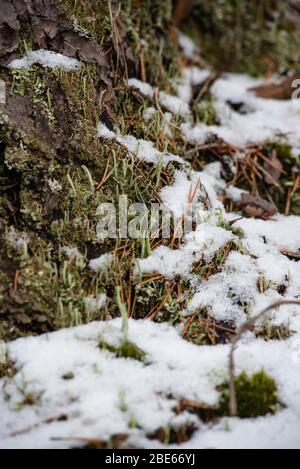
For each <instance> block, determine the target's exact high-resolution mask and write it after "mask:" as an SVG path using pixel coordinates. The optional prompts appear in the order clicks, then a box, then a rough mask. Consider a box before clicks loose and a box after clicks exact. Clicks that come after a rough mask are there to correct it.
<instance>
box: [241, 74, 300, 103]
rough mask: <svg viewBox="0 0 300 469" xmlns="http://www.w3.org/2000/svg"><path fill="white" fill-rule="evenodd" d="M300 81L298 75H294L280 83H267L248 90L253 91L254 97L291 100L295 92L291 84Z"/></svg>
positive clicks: (299, 75)
mask: <svg viewBox="0 0 300 469" xmlns="http://www.w3.org/2000/svg"><path fill="white" fill-rule="evenodd" d="M299 79H300V73H295V74H294V75H293V76H291V77H289V78H286V79H285V80H284V81H283V82H281V83H268V84H265V85H261V86H256V87H254V88H250V90H249V91H253V92H254V93H255V94H256V96H258V97H259V98H264V99H280V100H285V99H291V98H292V95H293V93H294V91H295V88H293V86H292V85H293V82H294V81H295V80H299Z"/></svg>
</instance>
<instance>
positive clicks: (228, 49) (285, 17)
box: [185, 0, 300, 76]
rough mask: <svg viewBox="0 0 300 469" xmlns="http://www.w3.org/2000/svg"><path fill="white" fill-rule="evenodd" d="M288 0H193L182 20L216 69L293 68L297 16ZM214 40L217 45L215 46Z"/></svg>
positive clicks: (299, 32) (296, 55)
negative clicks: (191, 10)
mask: <svg viewBox="0 0 300 469" xmlns="http://www.w3.org/2000/svg"><path fill="white" fill-rule="evenodd" d="M289 3H290V2H289V1H288V0H279V1H277V0H264V1H261V0H254V1H252V2H251V3H250V2H245V1H242V2H241V1H239V0H216V1H215V2H213V3H212V2H210V1H209V0H204V1H202V0H197V1H196V2H195V8H194V12H193V14H192V15H191V17H190V19H188V21H187V22H186V25H185V29H186V31H190V30H191V29H193V30H194V35H195V37H196V38H197V39H198V40H199V43H200V45H201V48H202V50H203V54H204V57H205V58H206V59H208V60H209V61H210V62H211V63H213V64H214V65H215V66H216V68H218V69H225V70H227V71H228V70H234V71H238V72H247V73H250V74H252V75H255V76H257V75H261V74H264V73H266V72H268V71H270V70H271V71H274V70H278V69H279V70H286V69H291V68H295V69H297V64H298V63H299V58H300V55H299V47H298V43H299V35H300V29H299V24H297V20H295V21H291V15H290V16H289V13H288V11H289V10H288V6H289ZM216 41H217V47H216Z"/></svg>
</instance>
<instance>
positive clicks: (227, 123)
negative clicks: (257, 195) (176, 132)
mask: <svg viewBox="0 0 300 469" xmlns="http://www.w3.org/2000/svg"><path fill="white" fill-rule="evenodd" d="M262 83H263V82H262V81H261V80H256V79H253V78H250V77H248V76H245V75H234V74H225V75H224V76H223V77H222V78H220V79H218V80H216V82H215V83H214V85H213V86H212V89H211V92H212V96H213V98H214V101H215V108H216V111H217V114H218V117H219V120H220V122H221V125H220V126H216V125H212V126H207V125H204V124H198V125H196V126H194V127H193V126H192V125H191V124H189V123H185V124H183V125H182V133H183V135H184V137H185V138H186V140H188V141H189V142H193V143H198V144H203V143H205V141H206V140H207V139H208V137H209V136H210V135H216V136H218V137H220V138H222V139H224V140H226V141H227V142H228V143H230V144H232V145H235V146H236V147H238V148H244V147H245V146H246V145H247V144H250V143H253V142H255V143H264V142H266V141H277V140H283V141H288V142H289V144H290V145H291V146H292V147H294V148H295V151H297V149H299V143H300V131H299V117H300V100H287V101H279V100H278V101H277V100H272V99H270V100H268V99H262V98H258V97H256V96H255V95H254V93H252V92H251V91H249V89H250V88H252V87H254V86H258V85H261V84H262ZM228 101H231V102H236V103H243V104H244V109H245V110H246V113H245V114H240V113H238V112H236V111H234V110H233V109H232V108H231V106H230V105H229V103H228Z"/></svg>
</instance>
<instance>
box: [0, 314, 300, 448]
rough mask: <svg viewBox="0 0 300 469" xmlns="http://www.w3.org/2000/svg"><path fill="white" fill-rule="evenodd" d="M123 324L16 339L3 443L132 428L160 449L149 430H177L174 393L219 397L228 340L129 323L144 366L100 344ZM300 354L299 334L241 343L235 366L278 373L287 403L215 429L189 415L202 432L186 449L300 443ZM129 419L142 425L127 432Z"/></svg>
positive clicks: (47, 444)
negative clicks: (202, 341)
mask: <svg viewBox="0 0 300 469" xmlns="http://www.w3.org/2000/svg"><path fill="white" fill-rule="evenodd" d="M120 329H121V322H120V320H114V321H110V322H102V323H93V324H90V325H88V326H82V327H79V328H76V329H70V330H62V331H59V332H56V333H52V334H49V335H44V336H41V337H36V338H27V339H20V340H18V341H16V342H14V343H12V344H10V345H9V354H10V357H11V358H12V359H13V360H14V361H15V362H16V366H17V367H18V370H19V372H18V373H17V375H16V377H15V379H14V380H13V381H11V382H10V383H6V385H5V383H4V381H2V382H1V385H2V386H4V385H5V399H4V393H3V394H2V398H1V400H0V412H1V421H0V448H69V447H74V446H75V447H76V446H78V445H80V444H82V443H81V442H80V441H78V440H76V438H82V437H85V438H90V439H104V440H107V439H109V438H110V437H111V436H112V435H114V434H116V433H120V432H121V433H122V432H124V433H127V434H129V436H130V438H129V442H131V443H132V444H134V445H136V446H142V447H153V446H154V445H155V446H156V447H159V446H162V445H161V444H160V443H158V442H151V441H149V440H147V439H146V438H145V436H146V435H149V434H152V433H153V432H155V430H157V429H158V428H159V427H167V426H173V427H174V428H176V426H177V425H178V417H177V416H176V399H181V398H185V399H191V400H197V401H198V402H204V403H207V404H211V405H214V404H216V403H217V400H218V392H217V391H216V386H217V385H218V384H219V383H220V382H222V381H223V380H224V377H225V376H226V370H227V365H228V352H229V347H228V346H218V347H201V348H199V347H198V346H196V345H193V344H190V343H188V342H186V341H184V340H183V339H181V338H180V337H179V336H178V334H177V332H176V330H175V329H174V328H173V327H171V326H168V325H157V324H154V323H152V322H150V321H137V322H136V321H130V322H129V338H130V340H131V341H133V342H134V343H135V344H137V345H138V346H139V347H141V348H142V349H143V350H144V351H145V352H146V354H147V363H146V364H144V363H141V362H138V361H134V360H129V359H118V358H116V357H115V356H114V355H113V354H111V353H110V352H107V351H104V350H100V349H99V342H100V340H101V339H105V340H106V341H108V342H109V343H111V344H117V343H118V341H119V340H120ZM297 344H298V345H297ZM297 347H298V348H297ZM295 352H296V355H295ZM299 353H300V342H299V341H298V343H296V342H295V339H290V340H288V341H287V342H274V343H265V342H261V341H258V340H253V341H251V342H250V343H245V344H243V345H241V346H240V347H239V349H238V351H237V353H236V358H237V370H238V371H241V370H244V369H245V370H247V371H248V372H249V373H250V372H257V371H259V370H260V369H261V368H262V367H263V368H264V369H265V370H266V371H267V372H268V373H269V374H270V375H271V376H272V377H273V378H274V379H275V380H276V382H277V384H278V386H279V391H280V398H281V400H282V402H283V403H284V404H285V405H286V406H287V407H286V408H285V409H283V410H281V411H280V412H278V413H277V414H276V415H275V416H269V417H264V418H260V419H254V420H247V421H240V420H238V419H226V420H225V419H223V420H221V421H220V423H219V424H217V425H216V426H211V425H210V426H209V425H208V426H207V425H204V424H202V423H201V422H200V421H199V420H198V419H196V418H195V417H194V416H191V415H189V414H187V413H184V414H183V415H182V416H181V417H180V422H181V424H182V423H184V422H186V423H188V422H193V423H194V424H195V425H196V426H197V432H196V433H195V435H194V437H193V439H192V441H190V442H189V443H187V444H185V445H183V447H184V446H186V447H191V448H194V447H195V448H221V447H249V448H252V447H258V448H261V447H270V448H273V447H275V448H279V447H284V448H293V447H297V448H299V447H300V433H299V431H297V429H298V430H299V419H300V380H299V379H298V377H299V371H300V360H296V359H295V357H296V356H298V355H297V354H299ZM22 392H23V394H22ZM24 392H26V393H27V394H30V395H31V396H33V397H34V396H38V398H37V399H38V402H37V403H36V404H35V405H32V406H28V405H22V402H23V399H24ZM170 395H172V398H171V399H170ZM130 422H136V424H137V427H136V428H134V427H133V426H131V429H130ZM226 422H227V424H226ZM228 427H229V428H228ZM57 438H59V441H56V439H57ZM236 438H237V439H236ZM73 439H74V440H73Z"/></svg>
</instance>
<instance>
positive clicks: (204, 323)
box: [184, 309, 235, 346]
mask: <svg viewBox="0 0 300 469" xmlns="http://www.w3.org/2000/svg"><path fill="white" fill-rule="evenodd" d="M187 325H188V327H187V328H185V333H184V339H185V340H187V341H188V342H192V343H193V344H195V345H199V346H202V345H218V344H228V343H230V342H231V340H232V338H233V336H234V334H235V324H234V322H232V321H219V322H218V321H215V320H214V319H213V318H211V317H210V315H209V314H208V311H207V310H206V309H204V310H203V312H202V313H201V316H200V312H199V316H198V317H197V318H195V319H194V320H193V321H192V322H190V323H187Z"/></svg>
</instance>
